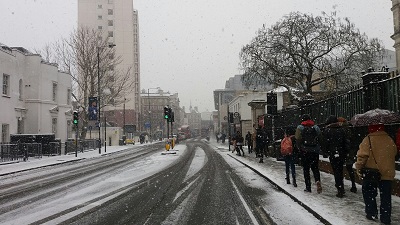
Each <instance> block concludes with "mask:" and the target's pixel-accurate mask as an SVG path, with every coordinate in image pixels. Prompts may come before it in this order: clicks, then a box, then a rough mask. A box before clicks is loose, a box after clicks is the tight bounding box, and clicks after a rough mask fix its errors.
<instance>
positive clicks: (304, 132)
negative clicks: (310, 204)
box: [295, 114, 322, 193]
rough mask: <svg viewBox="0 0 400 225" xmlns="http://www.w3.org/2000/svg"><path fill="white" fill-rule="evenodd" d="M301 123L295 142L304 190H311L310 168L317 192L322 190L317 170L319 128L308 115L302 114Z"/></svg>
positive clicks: (319, 147)
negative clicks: (299, 158)
mask: <svg viewBox="0 0 400 225" xmlns="http://www.w3.org/2000/svg"><path fill="white" fill-rule="evenodd" d="M301 120H302V122H301V124H300V125H298V126H297V129H296V134H295V137H296V144H297V147H298V148H299V156H300V157H301V162H302V163H301V164H302V166H303V174H304V182H305V184H306V189H304V191H305V192H311V177H310V169H311V170H312V172H313V175H314V180H315V184H316V186H317V193H321V192H322V185H321V175H320V172H319V165H318V163H319V152H320V149H321V146H320V143H319V141H320V138H321V130H320V129H319V127H318V126H317V125H315V123H314V121H312V120H311V117H310V115H308V114H304V115H303V116H302V117H301Z"/></svg>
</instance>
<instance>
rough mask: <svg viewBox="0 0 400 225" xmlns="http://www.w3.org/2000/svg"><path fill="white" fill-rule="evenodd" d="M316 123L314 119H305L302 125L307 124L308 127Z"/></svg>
mask: <svg viewBox="0 0 400 225" xmlns="http://www.w3.org/2000/svg"><path fill="white" fill-rule="evenodd" d="M314 124H315V123H314V121H312V120H305V121H303V122H301V125H303V126H307V127H312V126H314Z"/></svg>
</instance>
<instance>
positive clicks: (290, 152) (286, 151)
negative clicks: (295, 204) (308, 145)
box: [281, 128, 297, 187]
mask: <svg viewBox="0 0 400 225" xmlns="http://www.w3.org/2000/svg"><path fill="white" fill-rule="evenodd" d="M294 134H295V130H294V129H293V128H287V129H286V131H285V136H284V138H283V139H282V141H281V154H282V156H283V158H284V160H285V168H286V183H287V184H290V171H291V172H292V182H293V186H294V187H297V183H296V167H295V165H294V163H295V157H296V156H295V155H296V153H297V147H296V138H295V137H294Z"/></svg>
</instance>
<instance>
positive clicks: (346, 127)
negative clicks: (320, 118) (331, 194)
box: [338, 117, 358, 193]
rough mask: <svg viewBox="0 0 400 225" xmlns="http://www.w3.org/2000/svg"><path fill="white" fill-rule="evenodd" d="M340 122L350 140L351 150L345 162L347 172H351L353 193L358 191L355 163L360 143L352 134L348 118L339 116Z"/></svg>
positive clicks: (351, 189)
mask: <svg viewBox="0 0 400 225" xmlns="http://www.w3.org/2000/svg"><path fill="white" fill-rule="evenodd" d="M338 122H339V125H341V126H342V127H343V128H344V130H345V132H346V135H347V137H348V139H349V141H350V144H349V150H348V152H347V155H346V160H345V164H346V170H347V173H348V174H349V177H350V181H351V188H350V191H351V192H353V193H356V192H357V187H356V175H355V172H354V169H353V164H354V163H355V162H356V160H357V150H358V143H357V142H356V141H354V140H353V136H352V133H351V130H350V127H349V126H350V124H349V123H348V122H347V120H346V119H345V118H343V117H338Z"/></svg>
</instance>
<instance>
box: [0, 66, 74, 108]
mask: <svg viewBox="0 0 400 225" xmlns="http://www.w3.org/2000/svg"><path fill="white" fill-rule="evenodd" d="M10 79H11V78H10V75H8V74H5V73H4V74H3V90H2V93H3V96H6V97H10ZM18 90H19V93H18V99H19V100H22V96H23V95H22V93H23V82H22V79H20V80H19V86H18ZM71 94H72V92H71V89H68V90H67V104H68V105H70V104H71ZM52 100H53V101H57V83H56V82H53V88H52Z"/></svg>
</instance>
